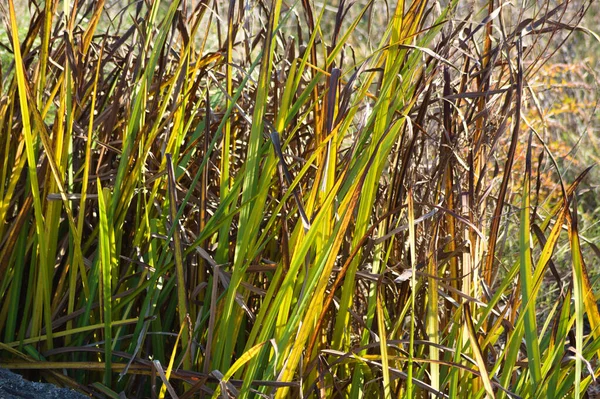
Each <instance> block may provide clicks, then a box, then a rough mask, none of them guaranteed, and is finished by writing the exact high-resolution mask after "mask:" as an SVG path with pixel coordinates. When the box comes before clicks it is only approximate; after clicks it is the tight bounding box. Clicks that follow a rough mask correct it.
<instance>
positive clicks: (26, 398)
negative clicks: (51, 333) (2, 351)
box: [0, 368, 88, 399]
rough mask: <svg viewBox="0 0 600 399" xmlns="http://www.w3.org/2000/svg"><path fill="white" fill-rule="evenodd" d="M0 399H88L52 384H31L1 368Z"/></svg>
mask: <svg viewBox="0 0 600 399" xmlns="http://www.w3.org/2000/svg"><path fill="white" fill-rule="evenodd" d="M0 399H88V397H87V396H84V395H82V394H80V393H78V392H75V391H72V390H70V389H66V388H58V387H56V386H54V385H52V384H43V383H41V382H31V381H27V380H25V379H23V377H21V376H20V375H18V374H15V373H12V372H10V371H8V370H6V369H2V368H0Z"/></svg>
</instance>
